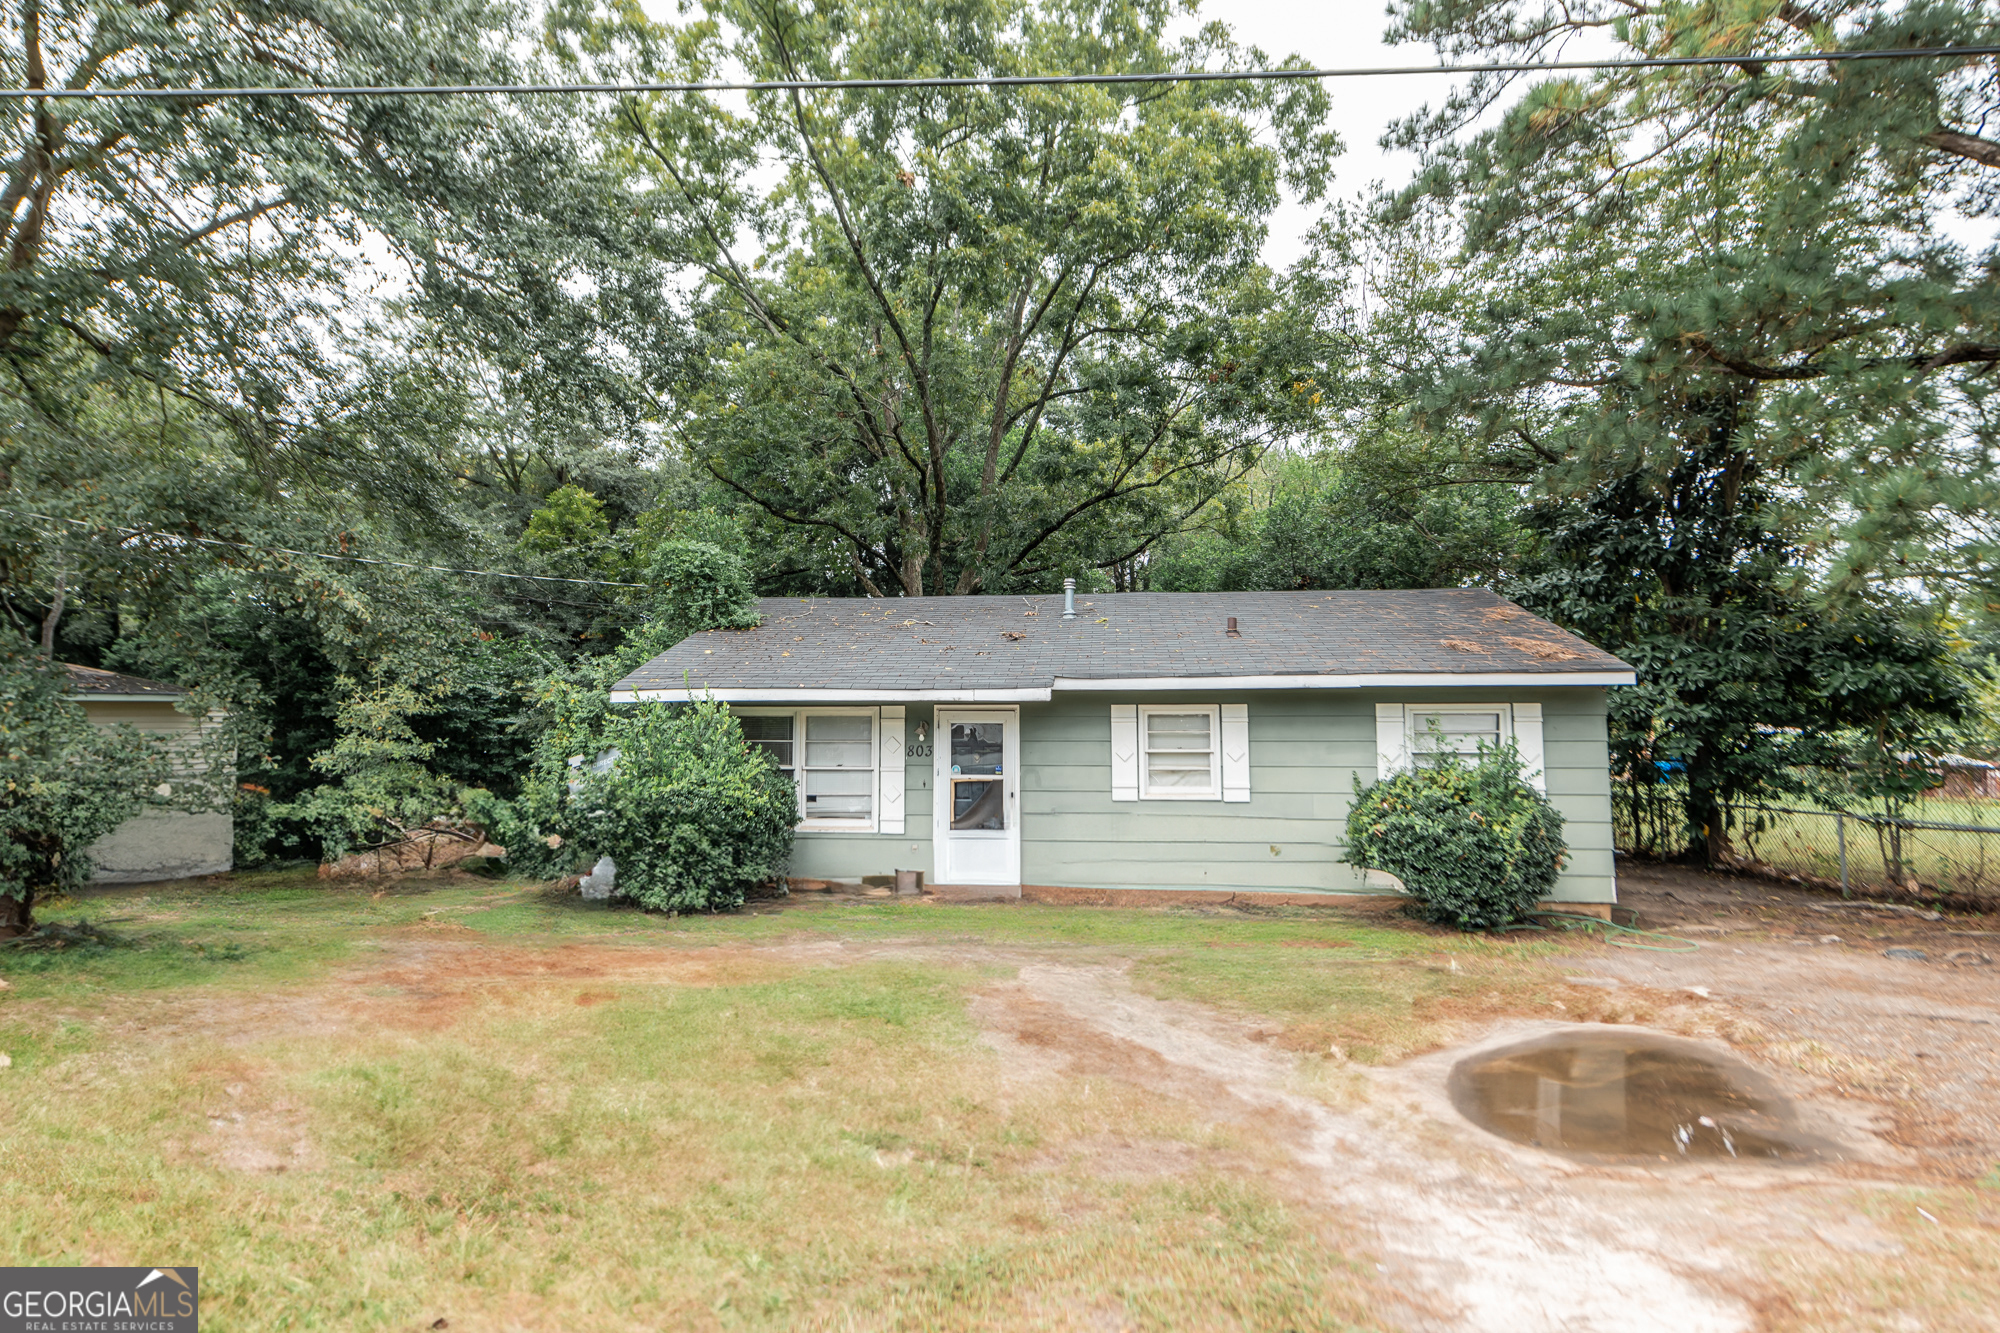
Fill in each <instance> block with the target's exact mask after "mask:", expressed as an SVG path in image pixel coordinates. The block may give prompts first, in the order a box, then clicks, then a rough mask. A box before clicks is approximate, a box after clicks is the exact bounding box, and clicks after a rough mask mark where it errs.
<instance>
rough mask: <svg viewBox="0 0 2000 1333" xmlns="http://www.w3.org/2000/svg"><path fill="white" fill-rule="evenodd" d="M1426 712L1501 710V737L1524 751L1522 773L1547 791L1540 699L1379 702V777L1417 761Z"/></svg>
mask: <svg viewBox="0 0 2000 1333" xmlns="http://www.w3.org/2000/svg"><path fill="white" fill-rule="evenodd" d="M1426 713H1498V714H1499V715H1500V740H1501V741H1502V742H1503V743H1504V742H1506V741H1508V740H1512V741H1513V742H1514V747H1515V749H1516V750H1518V751H1519V752H1520V755H1521V776H1522V777H1523V778H1524V779H1525V780H1526V781H1527V783H1528V785H1529V786H1531V787H1533V788H1534V789H1535V790H1537V791H1539V792H1543V793H1546V792H1547V791H1548V774H1547V772H1546V771H1545V765H1546V763H1547V759H1546V746H1545V744H1544V742H1543V739H1542V706H1541V705H1540V704H1538V703H1519V704H1503V703H1487V702H1471V701H1468V702H1464V703H1461V702H1459V701H1458V700H1456V699H1454V700H1451V701H1450V702H1448V703H1427V704H1377V705H1376V707H1375V737H1376V742H1375V748H1376V768H1377V776H1378V777H1388V776H1389V775H1390V774H1391V773H1398V772H1402V771H1404V770H1406V769H1408V768H1409V767H1410V766H1411V764H1413V763H1414V762H1415V756H1416V748H1417V747H1416V736H1417V720H1418V719H1419V718H1421V717H1422V716H1423V715H1424V714H1426Z"/></svg>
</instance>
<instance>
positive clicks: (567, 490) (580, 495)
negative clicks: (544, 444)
mask: <svg viewBox="0 0 2000 1333" xmlns="http://www.w3.org/2000/svg"><path fill="white" fill-rule="evenodd" d="M520 545H521V549H522V550H523V551H532V552H534V553H535V554H537V555H541V556H553V557H555V560H554V561H553V563H554V565H555V566H556V567H557V568H559V569H562V570H564V571H566V572H568V573H571V574H572V575H587V574H595V575H597V576H598V577H601V578H608V579H613V580H617V581H622V580H623V575H624V573H625V565H626V561H625V559H624V558H623V557H624V552H623V551H621V550H620V549H619V547H618V546H617V544H616V543H615V542H613V540H612V537H611V524H610V521H609V520H607V519H606V518H605V516H604V502H603V501H602V500H600V499H598V498H597V497H596V496H594V495H592V494H591V493H590V492H589V491H586V490H584V489H583V488H582V487H581V486H576V485H569V486H560V487H558V488H556V489H555V490H554V491H551V492H550V493H549V496H548V498H547V499H546V500H544V501H543V502H542V507H541V508H540V509H537V510H536V511H535V512H534V513H533V514H530V515H529V516H528V529H527V531H526V532H523V533H522V534H521V542H520Z"/></svg>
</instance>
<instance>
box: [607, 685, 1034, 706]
mask: <svg viewBox="0 0 2000 1333" xmlns="http://www.w3.org/2000/svg"><path fill="white" fill-rule="evenodd" d="M700 699H713V700H715V701H716V702H717V703H724V704H903V703H940V704H1023V703H1026V704H1042V703H1047V702H1048V701H1049V691H1048V690H1047V689H1046V688H1044V689H1039V690H1036V689H1017V690H879V689H878V690H780V689H763V690H760V689H741V690H704V689H699V688H697V689H688V688H687V687H686V686H676V687H674V688H672V689H655V690H613V691H612V692H611V702H612V703H614V704H635V703H659V702H665V703H686V702H688V701H689V700H700Z"/></svg>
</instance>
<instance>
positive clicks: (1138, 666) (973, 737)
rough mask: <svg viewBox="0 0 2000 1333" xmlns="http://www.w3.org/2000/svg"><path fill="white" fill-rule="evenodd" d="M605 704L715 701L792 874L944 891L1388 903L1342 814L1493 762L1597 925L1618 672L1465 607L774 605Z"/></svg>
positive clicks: (1499, 606) (1605, 877)
mask: <svg viewBox="0 0 2000 1333" xmlns="http://www.w3.org/2000/svg"><path fill="white" fill-rule="evenodd" d="M759 609H760V611H761V613H762V623H761V624H759V625H758V627H757V628H755V629H750V630H714V631H709V632H706V633H702V634H696V635H693V636H692V637H690V638H688V639H686V640H683V641H682V642H681V643H679V644H677V645H675V646H674V647H673V648H672V649H670V650H669V651H667V652H665V653H663V654H661V655H660V656H659V657H656V658H654V659H653V660H652V661H650V662H648V663H647V664H646V665H645V666H643V667H641V668H640V669H639V670H637V671H635V672H633V673H632V674H631V675H629V676H627V677H626V678H625V679H623V680H621V681H619V682H618V683H617V684H616V685H615V686H614V687H613V688H612V693H611V698H612V701H613V702H614V703H620V704H630V705H636V706H643V705H646V704H652V703H672V702H684V701H686V700H687V699H688V698H689V696H690V692H692V693H693V694H695V695H697V696H698V695H700V694H702V693H704V692H706V693H708V694H712V695H713V696H714V697H715V698H716V699H718V700H720V701H722V702H724V703H727V704H728V705H729V706H730V708H731V709H732V710H733V711H734V712H735V713H736V714H737V715H738V716H739V717H740V718H741V719H742V723H743V729H744V734H745V736H746V737H748V738H749V739H750V740H751V741H752V742H753V743H754V744H756V745H758V746H759V747H760V748H762V749H764V750H765V751H766V752H767V753H768V754H769V755H770V756H771V757H772V759H773V760H774V761H775V762H776V763H777V764H778V766H779V767H780V768H782V769H783V770H784V771H785V772H786V773H788V774H789V775H790V776H791V777H792V780H793V782H794V784H795V786H796V788H797V790H798V793H799V826H798V828H799V832H798V843H797V848H796V851H795V853H794V855H793V862H792V873H793V874H794V875H797V876H800V877H803V878H810V879H824V880H831V881H836V882H858V881H859V880H860V879H861V878H862V877H863V876H864V875H887V874H890V873H892V872H894V871H895V870H898V869H903V870H922V871H924V872H925V876H926V879H927V882H928V883H930V884H931V885H935V886H941V887H959V886H962V887H967V888H973V887H983V888H989V889H994V890H999V891H1003V892H1014V891H1018V890H1019V889H1020V888H1021V887H1022V886H1029V887H1033V888H1065V889H1118V890H1123V889H1147V890H1158V891H1161V892H1167V893H1171V892H1175V891H1189V890H1232V891H1238V892H1259V893H1271V892H1276V893H1293V894H1296V893H1370V892H1374V893H1379V892H1381V891H1382V885H1381V884H1380V883H1379V882H1370V881H1369V880H1368V879H1366V878H1364V876H1363V875H1362V874H1361V872H1358V871H1356V870H1355V869H1354V868H1353V867H1351V866H1348V865H1347V864H1345V863H1344V862H1342V860H1341V859H1340V858H1341V848H1342V842H1343V835H1344V829H1345V822H1346V817H1347V811H1348V807H1349V806H1350V805H1351V803H1352V801H1353V798H1354V794H1355V792H1356V791H1357V790H1358V789H1360V788H1362V787H1365V786H1366V785H1367V784H1368V783H1370V782H1373V781H1374V780H1375V779H1376V777H1377V776H1379V775H1381V774H1384V773H1388V772H1392V771H1394V770H1395V769H1397V768H1398V767H1401V766H1405V765H1408V764H1410V763H1413V762H1418V761H1419V760H1420V757H1421V753H1422V751H1423V750H1425V749H1426V748H1429V747H1432V746H1436V745H1439V744H1442V745H1448V746H1451V747H1453V748H1456V749H1459V750H1462V751H1464V752H1467V753H1470V752H1471V751H1472V750H1473V749H1474V747H1475V746H1476V745H1477V744H1478V742H1479V741H1480V740H1482V739H1483V740H1487V741H1497V740H1500V739H1503V738H1511V739H1513V740H1514V741H1515V743H1516V744H1517V745H1518V746H1519V748H1520V751H1521V753H1522V755H1523V757H1524V758H1525V759H1526V761H1527V764H1528V767H1529V769H1530V774H1531V777H1530V780H1531V781H1533V782H1534V783H1536V785H1538V786H1540V787H1541V788H1542V789H1543V790H1544V791H1546V792H1547V793H1548V795H1549V799H1550V800H1551V801H1553V802H1554V803H1555V805H1556V806H1557V808H1558V809H1560V810H1561V811H1562V814H1563V816H1564V819H1565V820H1566V823H1567V828H1566V832H1567V837H1568V840H1569V844H1570V859H1569V865H1568V867H1567V868H1566V869H1565V871H1564V873H1563V876H1562V879H1561V881H1560V883H1559V885H1558V890H1557V894H1556V897H1557V898H1558V899H1559V900H1561V901H1565V902H1576V903H1610V902H1612V901H1614V899H1615V897H1616V888H1615V884H1614V878H1613V872H1612V839H1611V789H1610V773H1609V756H1608V753H1607V748H1606V735H1605V697H1606V692H1607V691H1608V690H1609V689H1611V688H1613V687H1616V686H1619V685H1629V684H1631V683H1632V682H1633V670H1632V668H1631V667H1630V666H1628V665H1627V664H1625V663H1624V662H1622V661H1620V660H1619V659H1617V658H1616V657H1613V656H1611V655H1610V654H1609V653H1606V652H1603V651H1602V650H1600V649H1598V648H1595V647H1593V646H1591V645H1590V644H1588V643H1586V642H1584V641H1583V640H1581V639H1579V638H1576V637H1575V636H1574V635H1571V634H1568V633H1566V632H1564V631H1563V630H1560V629H1558V628H1556V627H1555V626H1554V625H1552V624H1550V623H1549V622H1547V621H1545V620H1542V619H1540V618H1539V617H1536V616H1534V615H1531V614H1529V613H1528V612H1527V611H1524V610H1523V609H1521V608H1520V607H1518V606H1515V605H1514V604H1513V603H1511V602H1509V601H1507V600H1505V599H1504V598H1501V597H1499V596H1496V595H1495V594H1493V593H1490V592H1487V591H1484V590H1479V589H1441V590H1427V591H1415V592H1242V593H1116V594H1096V595H1093V596H1083V595H1078V596H1077V597H1075V599H1074V601H1073V603H1072V604H1070V609H1071V610H1072V611H1073V614H1066V611H1065V599H1064V597H1063V596H1060V595H1056V596H1044V597H991V596H982V597H913V598H896V599H874V598H866V599H864V598H853V599H825V598H814V599H782V598H767V599H765V600H764V601H763V602H762V603H761V604H760V608H759Z"/></svg>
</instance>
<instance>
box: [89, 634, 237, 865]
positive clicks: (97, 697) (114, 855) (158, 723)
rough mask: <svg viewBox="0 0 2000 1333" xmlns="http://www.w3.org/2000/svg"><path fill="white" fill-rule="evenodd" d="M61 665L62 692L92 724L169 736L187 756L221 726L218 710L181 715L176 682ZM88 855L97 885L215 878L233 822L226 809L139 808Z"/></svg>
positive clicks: (231, 846) (227, 857)
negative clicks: (195, 811) (64, 674)
mask: <svg viewBox="0 0 2000 1333" xmlns="http://www.w3.org/2000/svg"><path fill="white" fill-rule="evenodd" d="M63 670H64V671H66V672H68V674H69V684H68V688H67V689H66V690H65V691H64V697H65V698H67V699H69V700H71V701H73V702H75V703H80V704H82V705H83V711H84V715H85V716H86V717H88V718H89V719H90V721H91V724H92V725H93V726H98V727H104V728H107V729H108V728H111V727H115V726H117V725H118V724H119V723H121V722H123V723H128V724H130V725H131V726H133V727H135V728H137V729H138V730H140V731H143V732H149V733H151V734H153V735H156V736H165V737H167V738H168V744H169V746H170V747H173V748H176V749H180V750H183V751H184V752H186V753H188V754H189V755H190V758H192V754H193V747H194V746H195V745H197V744H199V743H200V742H201V741H203V740H205V739H207V738H209V737H212V736H213V735H214V733H215V730H216V729H217V728H219V727H220V726H221V725H222V721H223V719H222V716H221V714H220V713H214V712H211V713H210V714H208V715H207V716H205V717H194V716H191V715H189V714H187V713H183V712H181V711H180V709H179V708H178V707H177V706H176V705H177V704H178V703H179V702H180V701H181V699H183V698H184V697H185V696H186V693H187V692H186V691H185V690H183V689H181V687H180V686H178V685H168V684H165V683H164V682H161V681H157V680H147V679H146V678H145V677H143V676H128V675H124V674H123V673H121V672H116V671H104V670H100V669H99V668H97V667H87V666H76V665H74V664H72V663H64V664H63ZM88 855H89V857H90V859H91V862H92V865H93V866H94V867H95V868H94V869H93V871H92V872H91V879H93V880H94V881H96V882H97V883H100V884H143V883H147V882H150V881H153V880H162V879H185V878H187V877H188V876H191V875H217V874H221V873H222V872H223V871H226V870H228V869H229V868H230V866H231V865H232V864H233V862H234V859H235V828H234V820H232V819H231V817H230V815H229V813H228V812H227V811H222V812H218V813H205V814H191V813H185V812H181V811H175V810H143V811H141V812H140V813H138V814H136V815H134V816H133V817H132V818H130V819H128V820H126V821H125V822H124V823H123V824H120V825H119V826H118V827H117V828H116V829H114V830H112V831H111V832H110V833H107V834H105V835H104V836H103V837H102V838H99V839H98V840H97V841H96V842H94V843H92V844H91V845H90V847H89V849H88Z"/></svg>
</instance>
